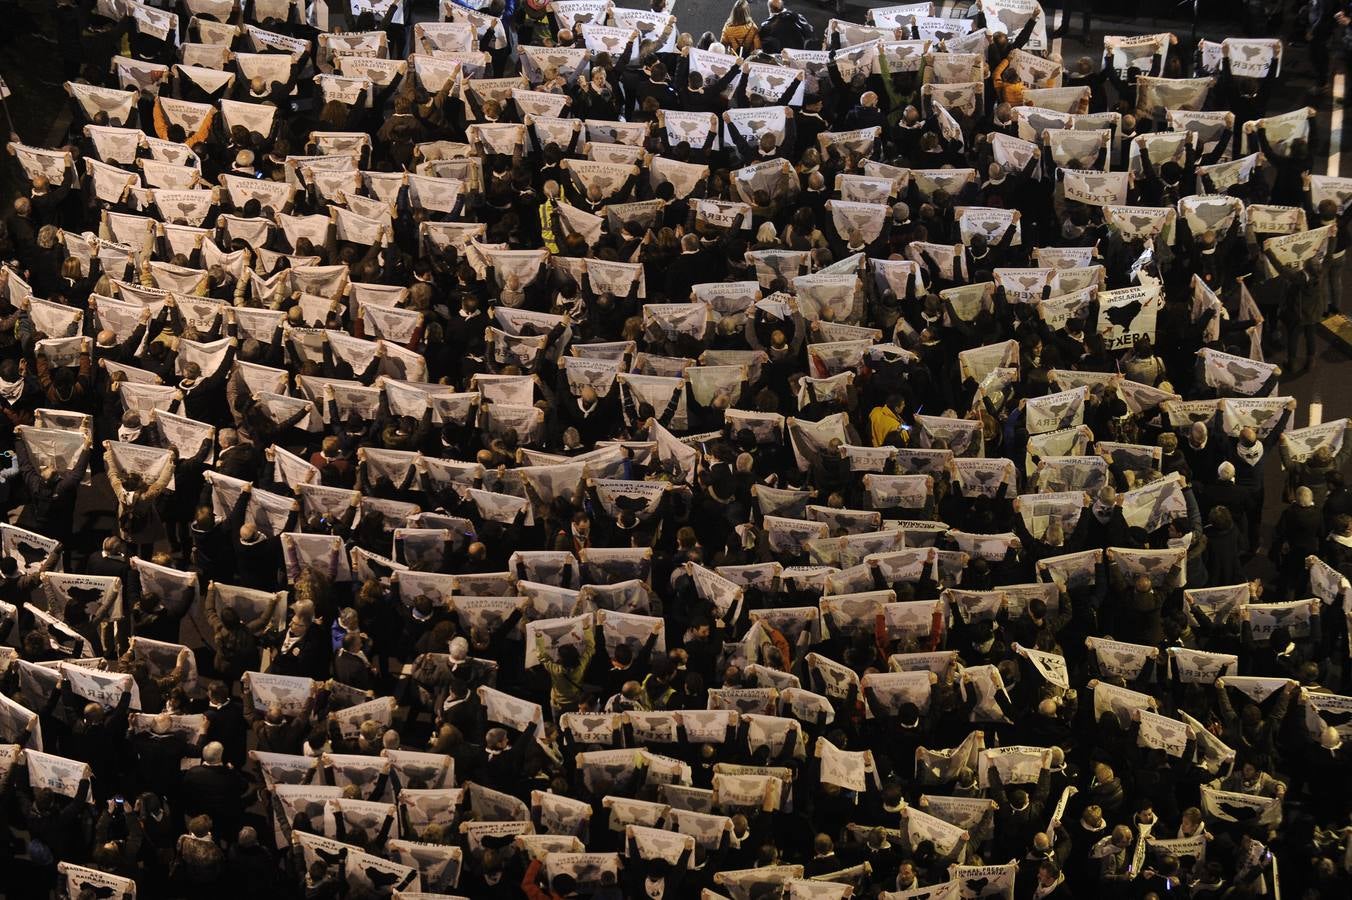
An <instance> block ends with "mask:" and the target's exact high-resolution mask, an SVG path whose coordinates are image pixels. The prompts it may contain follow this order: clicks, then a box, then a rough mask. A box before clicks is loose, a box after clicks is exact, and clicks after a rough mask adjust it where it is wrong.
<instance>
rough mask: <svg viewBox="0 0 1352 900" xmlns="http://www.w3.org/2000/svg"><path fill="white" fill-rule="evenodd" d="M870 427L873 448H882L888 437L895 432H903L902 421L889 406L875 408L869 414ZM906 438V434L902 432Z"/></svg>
mask: <svg viewBox="0 0 1352 900" xmlns="http://www.w3.org/2000/svg"><path fill="white" fill-rule="evenodd" d="M868 426H869V431H870V432H871V437H872V438H873V446H875V447H881V446H882V445H883V443H884V442H885V441H886V440H887V436H888V435H889V434H891V433H892V432H894V431H901V419H899V418H897V414H896V413H894V412H893V411H892V409H891V407H889V406H886V405H884V406H875V407H873V410H872V411H871V412H870V413H869V414H868ZM901 434H902V437H903V438H904V437H905V435H906V432H904V431H901Z"/></svg>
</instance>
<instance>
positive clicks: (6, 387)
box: [0, 376, 24, 405]
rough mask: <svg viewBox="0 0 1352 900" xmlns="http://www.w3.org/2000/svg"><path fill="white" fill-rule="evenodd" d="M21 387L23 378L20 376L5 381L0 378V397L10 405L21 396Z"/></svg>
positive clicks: (22, 386)
mask: <svg viewBox="0 0 1352 900" xmlns="http://www.w3.org/2000/svg"><path fill="white" fill-rule="evenodd" d="M23 388H24V379H23V377H22V376H20V377H19V378H16V379H15V380H14V381H5V380H4V379H3V378H0V397H3V398H4V400H5V402H6V403H8V404H10V405H13V404H14V403H16V402H17V401H18V399H19V398H20V397H22V396H23Z"/></svg>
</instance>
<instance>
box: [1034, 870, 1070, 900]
mask: <svg viewBox="0 0 1352 900" xmlns="http://www.w3.org/2000/svg"><path fill="white" fill-rule="evenodd" d="M1065 880H1066V876H1065V875H1064V874H1062V873H1060V872H1058V873H1057V875H1056V880H1055V881H1053V882H1052V883H1051V884H1048V885H1044V884H1041V883H1039V884H1038V886H1037V887H1036V888H1034V889H1033V900H1042V898H1043V897H1045V896H1047V895H1048V894H1050V893H1051V892H1052V891H1054V890H1056V889H1057V888H1059V887H1060V886H1061V882H1063V881H1065Z"/></svg>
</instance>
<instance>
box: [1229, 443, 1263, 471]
mask: <svg viewBox="0 0 1352 900" xmlns="http://www.w3.org/2000/svg"><path fill="white" fill-rule="evenodd" d="M1235 455H1236V456H1238V457H1239V458H1240V459H1241V460H1243V462H1244V464H1245V465H1247V466H1249V467H1250V468H1253V467H1254V466H1256V465H1258V461H1259V460H1261V459H1262V458H1263V442H1262V441H1254V442H1253V446H1252V447H1245V446H1244V442H1243V441H1236V442H1235Z"/></svg>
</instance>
